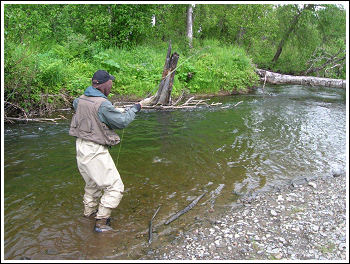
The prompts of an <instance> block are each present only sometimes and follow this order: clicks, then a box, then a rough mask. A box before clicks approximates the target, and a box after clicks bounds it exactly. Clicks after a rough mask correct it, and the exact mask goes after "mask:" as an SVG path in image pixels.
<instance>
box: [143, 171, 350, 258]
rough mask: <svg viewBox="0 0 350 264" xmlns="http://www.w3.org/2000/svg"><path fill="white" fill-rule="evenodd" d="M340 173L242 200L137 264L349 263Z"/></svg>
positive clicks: (343, 184)
mask: <svg viewBox="0 0 350 264" xmlns="http://www.w3.org/2000/svg"><path fill="white" fill-rule="evenodd" d="M346 197H347V183H346V175H345V172H342V173H340V174H334V175H333V176H329V177H323V178H321V177H319V178H314V179H305V180H304V181H303V182H302V181H299V182H292V184H291V185H289V186H285V187H283V188H281V189H279V190H277V191H272V192H264V193H259V194H257V195H255V196H254V197H250V198H244V199H241V200H240V201H239V202H238V203H237V204H238V206H235V207H232V208H230V209H228V210H226V211H225V213H224V214H222V215H220V216H217V217H216V219H213V221H211V224H210V225H209V226H204V225H203V226H200V225H199V226H196V227H194V228H191V230H189V231H186V232H184V233H182V235H181V236H178V237H177V238H176V239H174V240H173V241H172V242H171V243H168V245H163V246H162V247H159V248H155V249H153V250H151V251H149V252H148V254H147V255H146V256H144V257H142V258H141V259H145V260H147V259H153V260H334V261H339V262H346V263H348V261H349V252H348V248H349V242H348V237H347V233H348V232H347V230H346V228H347V225H346V223H347V222H346V221H347V213H348V211H347V207H346V206H347V200H346Z"/></svg>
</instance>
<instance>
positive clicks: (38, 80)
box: [5, 36, 258, 109]
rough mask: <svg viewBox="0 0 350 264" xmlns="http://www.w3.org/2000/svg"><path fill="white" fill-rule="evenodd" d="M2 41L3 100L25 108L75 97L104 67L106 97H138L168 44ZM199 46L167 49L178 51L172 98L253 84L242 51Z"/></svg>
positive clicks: (155, 76)
mask: <svg viewBox="0 0 350 264" xmlns="http://www.w3.org/2000/svg"><path fill="white" fill-rule="evenodd" d="M8 45H9V46H8V47H7V48H6V50H7V52H8V54H7V56H6V58H7V59H6V60H5V69H6V71H5V76H6V79H5V83H6V91H13V93H12V94H9V93H8V92H6V93H5V100H6V101H11V102H14V103H16V104H17V105H18V106H20V107H22V108H25V109H28V107H33V106H34V107H38V106H39V105H40V104H43V103H46V102H48V103H50V100H51V101H52V100H53V99H52V98H51V99H50V100H49V101H43V100H42V98H43V96H45V95H58V94H61V95H62V94H63V95H66V96H71V97H75V96H78V95H80V94H81V93H83V91H84V90H85V88H86V87H87V86H89V85H90V83H91V76H92V75H93V73H94V72H95V71H96V70H97V69H105V70H107V71H109V72H110V73H111V74H113V75H115V76H116V77H117V78H116V80H115V81H114V85H113V89H112V94H111V95H113V94H120V95H136V96H138V97H144V96H146V95H147V94H148V93H150V92H152V93H155V91H156V89H155V88H157V86H158V84H159V82H160V79H161V74H162V70H163V66H164V61H165V55H166V51H167V45H168V43H165V42H164V43H161V44H159V45H157V46H147V45H142V46H138V47H135V48H130V49H125V48H124V49H123V48H109V49H98V48H96V47H92V46H91V45H89V44H88V43H87V42H86V41H84V38H82V37H81V36H75V37H74V38H71V39H70V40H69V41H68V42H66V43H63V44H62V45H59V44H57V45H54V46H53V47H52V49H50V50H46V51H44V52H43V53H41V52H40V50H34V49H33V50H30V48H27V47H25V46H23V45H19V46H17V45H11V44H10V43H8ZM203 45H204V48H198V49H196V48H194V49H193V50H192V51H191V52H190V53H188V51H187V50H184V51H182V50H181V48H180V47H179V45H176V44H174V45H173V52H175V51H176V52H177V53H179V54H180V58H179V61H178V69H177V73H176V75H175V80H174V86H173V92H172V94H173V95H174V96H177V95H179V94H180V92H181V91H182V90H183V89H186V90H187V91H188V92H190V93H217V92H219V91H221V90H226V91H237V92H240V91H244V90H246V89H247V88H248V87H251V86H253V85H255V84H256V81H257V78H258V77H257V75H256V74H255V73H254V68H253V66H252V64H251V60H250V59H249V58H248V57H247V55H246V54H245V52H244V51H243V49H241V48H235V47H232V46H231V47H229V46H223V45H221V44H220V43H219V42H218V41H205V42H204V43H203ZM28 49H29V50H28ZM45 98H46V97H45Z"/></svg>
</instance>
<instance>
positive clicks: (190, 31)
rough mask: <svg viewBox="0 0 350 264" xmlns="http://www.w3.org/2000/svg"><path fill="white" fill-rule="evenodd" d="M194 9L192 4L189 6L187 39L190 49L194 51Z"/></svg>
mask: <svg viewBox="0 0 350 264" xmlns="http://www.w3.org/2000/svg"><path fill="white" fill-rule="evenodd" d="M192 13H193V7H192V5H191V4H189V5H187V34H186V35H187V39H188V45H189V47H190V49H192V39H193V31H192V27H193V20H192Z"/></svg>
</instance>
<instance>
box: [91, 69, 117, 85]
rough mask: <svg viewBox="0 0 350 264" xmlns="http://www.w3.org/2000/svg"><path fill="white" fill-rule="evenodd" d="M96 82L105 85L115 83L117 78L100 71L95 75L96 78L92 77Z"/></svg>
mask: <svg viewBox="0 0 350 264" xmlns="http://www.w3.org/2000/svg"><path fill="white" fill-rule="evenodd" d="M94 80H95V81H96V83H105V82H107V81H109V80H112V81H114V80H115V77H114V76H113V75H111V74H109V73H108V72H106V71H104V70H98V71H97V72H95V73H94V76H92V81H94Z"/></svg>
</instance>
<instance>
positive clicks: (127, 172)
mask: <svg viewBox="0 0 350 264" xmlns="http://www.w3.org/2000/svg"><path fill="white" fill-rule="evenodd" d="M240 101H242V103H240V104H238V105H237V106H235V105H236V104H237V103H238V102H240ZM210 102H221V103H222V105H220V106H216V107H211V108H204V107H201V108H198V109H196V110H176V111H151V110H149V111H147V110H143V111H142V112H141V113H139V114H138V115H137V117H136V119H135V120H134V121H133V122H132V123H131V124H130V125H129V127H128V128H126V129H125V130H124V134H123V132H122V131H119V132H120V133H119V134H120V136H122V135H123V140H122V144H120V145H118V146H116V147H113V148H112V149H111V150H110V153H111V155H112V157H113V159H114V161H115V162H116V163H118V166H117V168H118V170H119V172H120V175H121V177H122V179H123V182H124V185H125V193H124V197H123V199H122V201H121V203H120V205H119V206H118V208H117V209H115V210H114V211H113V213H112V218H113V222H112V226H113V228H114V229H115V230H117V232H115V233H112V234H96V233H93V232H92V229H93V224H94V223H93V221H91V220H88V219H85V218H84V217H82V210H83V204H82V196H83V187H84V182H83V179H82V178H81V176H80V174H79V172H78V169H77V167H76V160H75V139H74V138H73V137H70V136H69V135H68V130H69V119H70V117H69V119H68V120H67V121H63V122H60V123H57V124H46V123H28V124H16V125H6V127H5V128H4V154H5V155H4V197H3V198H4V220H5V221H4V258H5V259H21V258H24V257H26V258H31V259H72V260H75V259H137V258H139V257H140V256H142V255H143V254H147V252H148V250H150V249H152V246H159V245H161V244H162V243H164V242H166V241H171V240H172V239H174V237H176V235H178V234H179V230H181V229H182V228H186V227H188V226H189V225H190V223H192V222H194V221H195V220H194V219H198V216H201V217H205V215H206V214H208V211H210V210H209V209H210V208H211V207H210V203H209V202H208V199H209V198H210V197H211V196H210V195H211V193H210V192H212V191H214V190H215V189H217V188H218V187H220V188H222V187H223V188H222V191H221V192H220V194H219V195H218V198H217V199H216V200H215V204H214V207H213V209H214V211H215V210H219V206H220V205H225V204H230V203H232V202H235V201H236V200H237V199H238V198H239V197H240V195H244V194H247V193H250V192H254V191H256V190H261V189H264V188H265V189H268V187H269V186H271V185H283V184H286V183H288V182H290V180H291V179H295V178H299V177H313V176H323V175H327V174H332V172H333V171H334V170H338V169H341V170H345V166H346V94H345V91H344V90H340V89H332V88H317V87H314V88H311V87H304V86H298V85H289V86H286V85H285V86H271V87H265V89H264V92H263V91H262V90H260V89H259V90H257V91H256V92H255V93H254V94H250V95H242V96H230V97H214V98H212V99H211V101H210ZM120 147H121V148H120ZM220 188H219V189H220ZM204 191H207V192H208V194H207V195H205V196H204V197H203V198H202V199H201V200H200V201H199V202H198V204H197V206H196V207H194V208H193V209H192V210H191V211H190V212H188V213H186V214H185V215H183V216H181V217H180V218H179V219H177V220H175V221H174V222H172V223H171V224H169V225H167V226H165V225H164V224H163V223H164V222H165V221H166V220H167V219H168V218H169V217H170V216H171V215H172V214H174V213H176V212H177V211H179V210H181V209H183V208H184V207H185V206H186V205H188V204H189V203H190V202H191V201H192V200H193V199H194V198H195V197H197V196H199V195H200V194H202V193H203V192H204ZM158 206H161V208H160V210H159V213H158V214H157V216H156V218H155V219H154V223H153V226H154V229H155V230H154V238H153V240H154V242H152V245H151V246H149V245H148V224H149V221H150V219H151V218H152V216H153V214H154V212H155V211H156V209H157V208H158ZM209 214H210V213H209ZM195 217H196V218H195Z"/></svg>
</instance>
